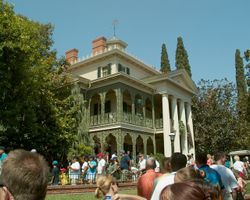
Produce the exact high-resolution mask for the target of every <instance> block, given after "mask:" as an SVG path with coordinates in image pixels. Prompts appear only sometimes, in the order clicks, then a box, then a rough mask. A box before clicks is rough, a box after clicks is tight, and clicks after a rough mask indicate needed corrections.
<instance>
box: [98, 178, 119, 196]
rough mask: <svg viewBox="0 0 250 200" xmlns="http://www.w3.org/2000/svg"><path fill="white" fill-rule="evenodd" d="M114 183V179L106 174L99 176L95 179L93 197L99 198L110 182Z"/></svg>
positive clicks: (105, 192)
mask: <svg viewBox="0 0 250 200" xmlns="http://www.w3.org/2000/svg"><path fill="white" fill-rule="evenodd" d="M114 183H116V181H115V179H114V178H113V177H112V176H110V175H108V176H99V177H98V178H97V180H96V186H97V188H96V190H95V197H96V198H97V199H99V198H101V196H102V195H103V196H105V195H106V194H107V193H108V192H109V190H110V187H111V185H112V184H114Z"/></svg>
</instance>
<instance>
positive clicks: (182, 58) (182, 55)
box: [175, 37, 192, 77]
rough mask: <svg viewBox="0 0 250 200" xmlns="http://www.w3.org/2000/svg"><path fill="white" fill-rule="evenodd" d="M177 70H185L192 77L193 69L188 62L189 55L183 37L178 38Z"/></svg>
mask: <svg viewBox="0 0 250 200" xmlns="http://www.w3.org/2000/svg"><path fill="white" fill-rule="evenodd" d="M175 66H176V69H185V70H186V71H187V73H188V74H189V75H190V77H191V76H192V73H191V67H190V64H189V60H188V54H187V51H186V49H185V47H184V44H183V40H182V37H178V38H177V48H176V54H175Z"/></svg>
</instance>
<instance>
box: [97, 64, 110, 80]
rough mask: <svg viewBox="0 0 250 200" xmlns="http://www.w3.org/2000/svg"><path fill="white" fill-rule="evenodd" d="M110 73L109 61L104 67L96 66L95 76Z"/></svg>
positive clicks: (98, 76)
mask: <svg viewBox="0 0 250 200" xmlns="http://www.w3.org/2000/svg"><path fill="white" fill-rule="evenodd" d="M110 74H111V63H109V64H107V65H106V66H105V67H98V69H97V78H100V77H105V76H108V75H110Z"/></svg>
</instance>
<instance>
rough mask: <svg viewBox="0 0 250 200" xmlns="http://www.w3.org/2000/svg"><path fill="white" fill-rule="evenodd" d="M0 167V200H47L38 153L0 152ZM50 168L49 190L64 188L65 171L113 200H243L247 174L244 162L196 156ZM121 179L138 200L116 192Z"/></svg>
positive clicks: (45, 170) (125, 157)
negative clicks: (131, 186) (131, 183)
mask: <svg viewBox="0 0 250 200" xmlns="http://www.w3.org/2000/svg"><path fill="white" fill-rule="evenodd" d="M118 158H120V162H119V161H118ZM0 161H1V163H2V165H1V167H2V168H1V178H0V199H3V200H21V199H22V200H23V199H26V200H42V199H45V196H46V190H47V185H48V175H49V167H48V164H47V162H46V161H45V159H44V158H43V157H42V156H41V155H40V154H39V153H37V152H34V151H25V150H14V151H11V152H10V153H9V154H8V155H7V154H6V153H5V152H4V148H3V147H0ZM52 164H53V167H52V170H51V173H52V179H51V183H52V184H54V185H57V184H59V183H60V184H63V177H61V178H60V177H59V174H64V175H65V176H66V171H69V176H68V177H69V179H70V183H71V184H77V183H78V181H82V182H84V181H86V183H95V185H93V187H96V191H95V196H96V198H103V199H117V200H118V199H120V200H122V199H131V200H132V199H133V200H142V199H147V200H149V199H151V200H158V199H161V200H179V199H180V200H205V199H207V200H209V199H211V200H213V199H214V200H222V199H224V200H236V199H237V200H241V199H244V197H243V196H244V192H245V191H244V189H245V185H246V179H247V177H248V169H249V161H248V157H245V158H244V159H243V161H241V159H240V157H239V156H235V157H234V163H233V164H229V165H228V162H227V159H226V155H225V154H224V153H223V152H218V153H216V154H215V155H214V156H210V155H207V154H205V153H197V154H196V156H195V158H194V157H193V155H191V154H190V155H188V156H185V155H184V154H182V153H178V152H176V153H173V154H172V156H171V157H170V158H164V159H163V160H162V162H161V165H160V164H159V162H158V161H156V159H155V158H154V157H152V156H149V157H144V156H143V154H139V155H138V163H137V168H136V167H135V166H136V165H134V164H133V162H132V159H131V157H130V156H129V154H128V153H125V151H123V150H122V151H121V152H120V156H119V157H118V156H117V155H116V154H113V155H112V156H111V157H110V159H109V157H107V156H106V154H101V153H99V154H97V159H96V158H95V156H88V157H84V158H83V161H82V162H79V161H78V160H77V158H73V159H72V163H70V164H69V166H68V167H66V168H62V167H59V163H58V162H57V161H56V160H54V161H53V162H52ZM133 168H136V170H135V169H133ZM133 170H134V171H133ZM60 171H61V172H60ZM129 173H131V174H130V175H131V176H130V175H129ZM123 176H126V178H128V176H130V177H129V178H130V179H131V180H136V181H137V195H127V194H120V193H119V192H118V183H120V181H125V178H124V177H123ZM133 176H136V177H133ZM133 178H135V179H133Z"/></svg>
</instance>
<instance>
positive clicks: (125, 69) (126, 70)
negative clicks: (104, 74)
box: [118, 63, 130, 75]
mask: <svg viewBox="0 0 250 200" xmlns="http://www.w3.org/2000/svg"><path fill="white" fill-rule="evenodd" d="M118 72H124V73H126V74H128V75H130V69H129V68H128V67H125V66H123V65H122V64H120V63H119V64H118Z"/></svg>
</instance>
